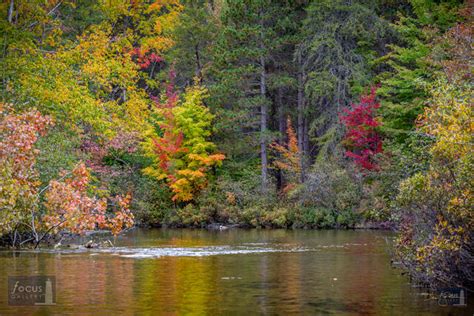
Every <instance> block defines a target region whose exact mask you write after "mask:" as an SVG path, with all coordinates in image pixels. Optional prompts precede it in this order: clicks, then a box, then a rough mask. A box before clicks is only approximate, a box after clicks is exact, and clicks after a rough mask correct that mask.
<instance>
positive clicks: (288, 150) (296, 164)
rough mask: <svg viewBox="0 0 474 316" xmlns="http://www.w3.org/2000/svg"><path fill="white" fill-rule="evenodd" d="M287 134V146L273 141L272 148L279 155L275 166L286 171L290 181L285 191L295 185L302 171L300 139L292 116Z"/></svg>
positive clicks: (288, 119)
mask: <svg viewBox="0 0 474 316" xmlns="http://www.w3.org/2000/svg"><path fill="white" fill-rule="evenodd" d="M286 126H287V127H286V136H287V138H288V140H287V144H286V146H285V145H284V144H279V143H278V142H273V143H272V144H271V145H270V148H271V149H273V150H274V151H275V153H276V154H277V155H278V157H277V158H276V159H275V161H274V162H273V165H274V167H275V168H277V169H279V170H281V171H283V172H285V173H286V174H287V178H288V179H289V180H290V181H289V183H288V184H287V185H286V186H285V187H284V188H283V192H288V191H289V190H291V189H292V188H294V187H295V184H296V183H297V181H298V179H299V178H300V177H299V174H300V173H301V163H300V152H299V150H298V139H297V137H296V133H295V130H294V128H293V126H292V124H291V119H290V117H288V118H287V120H286Z"/></svg>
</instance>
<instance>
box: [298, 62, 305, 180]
mask: <svg viewBox="0 0 474 316" xmlns="http://www.w3.org/2000/svg"><path fill="white" fill-rule="evenodd" d="M297 112H298V122H297V124H298V128H297V134H298V154H299V160H300V169H301V174H300V181H301V182H302V183H303V182H304V179H305V163H304V159H305V150H304V149H305V148H304V138H305V137H304V134H305V131H304V74H303V63H302V58H301V53H300V54H298V104H297Z"/></svg>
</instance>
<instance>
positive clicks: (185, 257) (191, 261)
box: [0, 229, 472, 315]
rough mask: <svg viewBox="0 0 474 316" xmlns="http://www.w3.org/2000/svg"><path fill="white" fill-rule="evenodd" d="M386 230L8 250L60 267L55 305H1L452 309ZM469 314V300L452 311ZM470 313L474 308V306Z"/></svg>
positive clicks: (193, 235) (1, 262) (14, 266)
mask: <svg viewBox="0 0 474 316" xmlns="http://www.w3.org/2000/svg"><path fill="white" fill-rule="evenodd" d="M390 238H391V236H390V234H389V233H386V232H371V231H286V230H249V231H242V230H235V231H225V232H207V231H202V230H144V229H137V230H134V231H131V232H129V233H128V234H127V235H126V236H123V237H121V238H119V239H118V240H117V241H116V245H117V248H114V249H105V250H87V251H86V250H70V251H62V252H60V253H58V252H51V251H45V250H42V251H39V252H31V251H27V252H12V251H2V252H0V271H1V274H0V279H1V280H0V282H1V283H0V291H2V292H3V293H6V291H7V276H8V275H32V274H33V275H35V274H49V275H55V276H56V280H57V289H58V293H57V296H56V298H57V305H56V306H49V307H47V306H41V307H9V306H7V302H6V298H7V296H6V295H0V314H1V315H3V314H37V315H42V314H81V313H85V314H93V313H94V314H110V313H114V314H145V315H147V314H150V315H155V314H189V313H192V314H229V313H231V314H235V313H238V314H244V313H251V314H255V313H263V314H292V313H306V314H328V313H333V314H338V315H340V314H341V315H354V314H364V315H423V314H427V315H428V314H433V313H435V314H446V315H448V313H449V312H452V311H453V310H452V309H446V308H441V307H438V306H437V303H436V301H433V300H426V299H425V297H423V296H420V295H417V292H416V291H414V290H413V289H412V288H411V287H410V285H409V284H408V282H407V280H406V279H405V278H403V277H401V276H400V275H399V272H398V271H396V270H394V269H392V268H391V267H390V265H389V259H390V256H389V254H388V252H387V250H388V249H389V247H388V245H387V240H389V239H390ZM454 311H455V312H456V314H458V313H461V314H463V313H464V314H466V315H468V314H469V312H468V311H467V310H466V309H458V310H454ZM471 314H472V312H471Z"/></svg>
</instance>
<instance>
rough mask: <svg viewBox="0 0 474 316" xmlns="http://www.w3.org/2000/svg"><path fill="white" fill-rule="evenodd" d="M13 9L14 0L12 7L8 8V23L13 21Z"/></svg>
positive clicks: (11, 0) (11, 1)
mask: <svg viewBox="0 0 474 316" xmlns="http://www.w3.org/2000/svg"><path fill="white" fill-rule="evenodd" d="M13 9H14V1H13V0H10V7H9V8H8V23H12V22H13Z"/></svg>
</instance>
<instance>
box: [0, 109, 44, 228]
mask: <svg viewBox="0 0 474 316" xmlns="http://www.w3.org/2000/svg"><path fill="white" fill-rule="evenodd" d="M51 125H52V119H51V118H50V117H48V116H43V115H41V113H40V112H38V111H37V110H36V109H31V110H29V111H28V112H24V113H20V114H17V113H14V112H13V110H12V107H11V106H10V105H8V104H3V103H0V209H1V212H0V234H1V233H3V232H9V231H11V230H13V229H15V227H16V226H18V225H19V224H20V223H21V222H22V221H23V220H24V219H25V218H27V216H28V215H29V214H30V212H31V210H33V209H34V208H35V206H36V205H35V200H36V195H37V193H38V186H39V184H40V183H39V181H38V172H37V170H36V168H35V164H36V156H37V154H38V149H36V148H35V147H34V146H35V144H36V142H37V141H38V138H39V137H40V136H41V135H44V134H45V133H46V131H47V129H48V127H49V126H51Z"/></svg>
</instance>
